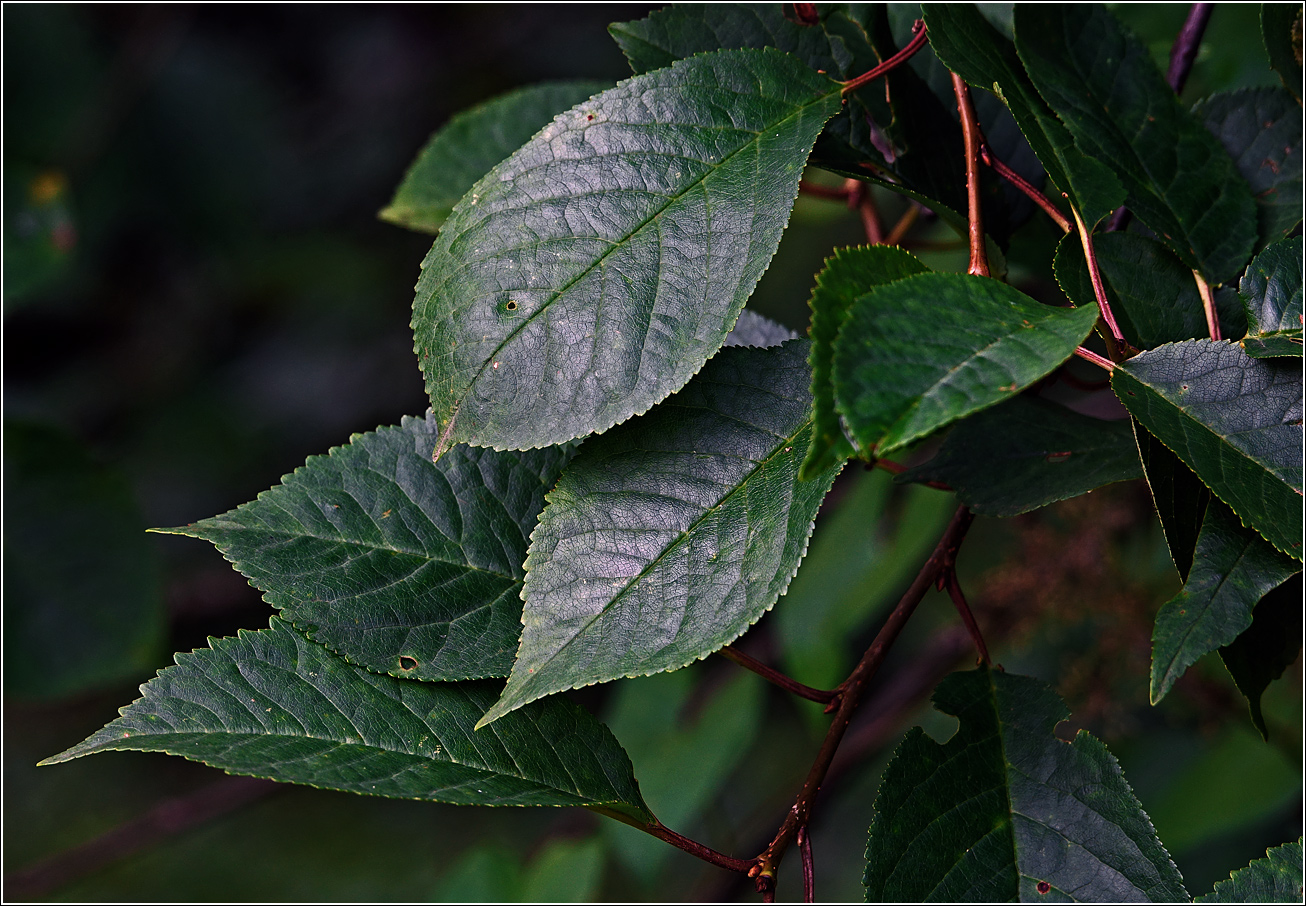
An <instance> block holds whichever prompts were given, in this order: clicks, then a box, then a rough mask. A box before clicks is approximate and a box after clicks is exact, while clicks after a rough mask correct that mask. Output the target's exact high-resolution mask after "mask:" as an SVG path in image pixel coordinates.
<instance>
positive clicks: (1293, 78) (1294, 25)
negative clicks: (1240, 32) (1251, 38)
mask: <svg viewBox="0 0 1306 906" xmlns="http://www.w3.org/2000/svg"><path fill="white" fill-rule="evenodd" d="M1261 38H1262V40H1264V41H1265V51H1266V53H1268V54H1269V55H1270V66H1271V67H1273V69H1274V71H1275V72H1277V73H1278V74H1279V78H1280V79H1281V80H1283V84H1284V85H1286V86H1287V87H1288V88H1289V89H1290V90H1291V91H1292V92H1293V93H1294V94H1296V95H1297V99H1298V100H1300V99H1301V78H1302V66H1301V58H1302V5H1301V4H1300V3H1263V4H1261Z"/></svg>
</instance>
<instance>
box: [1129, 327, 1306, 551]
mask: <svg viewBox="0 0 1306 906" xmlns="http://www.w3.org/2000/svg"><path fill="white" fill-rule="evenodd" d="M1290 362H1291V360H1277V359H1254V358H1251V357H1250V356H1248V355H1247V354H1246V353H1244V352H1243V350H1242V348H1241V347H1240V346H1238V345H1237V344H1235V343H1230V342H1228V341H1219V342H1215V341H1212V340H1188V341H1185V342H1183V343H1171V344H1168V345H1165V346H1159V347H1157V348H1156V349H1150V350H1147V351H1146V352H1142V353H1140V354H1138V355H1136V356H1134V357H1133V358H1131V359H1128V360H1127V361H1125V362H1122V363H1121V364H1120V365H1118V366H1117V367H1116V368H1115V370H1114V371H1113V372H1112V373H1111V386H1112V388H1113V389H1114V390H1115V393H1116V396H1117V397H1119V398H1120V401H1121V402H1122V403H1124V405H1125V408H1126V409H1128V410H1129V412H1130V414H1131V415H1133V416H1134V418H1136V419H1138V421H1139V422H1140V423H1142V425H1143V426H1144V427H1145V428H1146V429H1147V430H1148V431H1149V432H1150V433H1151V434H1153V435H1155V436H1156V438H1157V439H1158V440H1160V441H1161V442H1162V443H1164V444H1165V445H1166V446H1167V447H1168V448H1169V449H1170V450H1171V451H1173V452H1174V454H1175V455H1176V456H1178V457H1179V459H1180V460H1182V461H1183V462H1184V464H1185V465H1187V466H1188V467H1189V468H1190V469H1192V470H1193V471H1194V472H1196V473H1197V475H1198V477H1199V478H1201V480H1202V482H1203V483H1204V484H1205V485H1206V486H1207V487H1208V488H1210V489H1211V492H1212V493H1214V494H1215V496H1217V497H1219V498H1220V499H1221V500H1223V501H1224V502H1225V503H1226V504H1228V505H1229V507H1230V508H1232V509H1233V511H1234V512H1235V513H1237V514H1238V516H1239V518H1240V519H1241V520H1242V522H1243V524H1244V525H1248V526H1250V527H1252V528H1254V529H1256V531H1258V532H1260V533H1261V535H1262V536H1264V537H1265V539H1266V540H1267V541H1269V542H1270V543H1271V544H1273V545H1274V546H1275V547H1276V548H1278V549H1279V550H1281V551H1283V552H1284V553H1286V554H1289V555H1291V556H1292V557H1294V558H1296V559H1298V560H1300V559H1301V557H1302V514H1301V506H1302V427H1301V419H1302V380H1301V372H1300V366H1299V365H1296V366H1292V365H1290Z"/></svg>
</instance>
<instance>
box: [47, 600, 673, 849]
mask: <svg viewBox="0 0 1306 906" xmlns="http://www.w3.org/2000/svg"><path fill="white" fill-rule="evenodd" d="M141 691H142V693H143V695H142V697H141V698H139V699H137V700H136V701H135V702H133V703H132V704H130V705H128V706H127V707H125V708H123V709H122V711H121V712H120V713H121V714H122V716H121V717H119V718H118V719H117V720H115V721H113V722H112V723H110V724H109V725H108V726H106V727H105V728H104V729H102V730H100V731H99V732H97V733H95V734H94V735H93V736H91V737H90V738H89V739H87V740H85V741H83V742H81V743H78V744H77V745H75V746H73V747H72V748H71V749H69V750H67V751H66V752H62V753H60V754H59V755H55V756H53V757H52V758H47V759H46V760H45V761H43V762H42V764H56V763H58V762H61V761H68V760H69V759H72V758H78V757H80V756H82V755H89V754H91V753H92V752H104V751H110V750H118V749H128V750H132V751H137V752H168V753H170V754H172V755H181V756H184V757H186V758H189V759H191V760H192V761H202V762H204V763H205V764H208V765H212V766H213V767H217V768H222V769H223V770H225V771H228V772H230V773H232V774H248V775H251V776H254V777H267V778H270V779H272V780H281V781H286V782H289V783H305V784H308V785H310V786H315V787H319V788H322V789H332V790H344V791H346V792H351V793H364V794H367V795H372V796H388V797H391V798H397V799H423V800H430V801H434V802H449V803H454V804H457V805H583V806H589V807H593V808H597V809H600V810H602V811H605V812H615V813H619V814H620V815H622V816H625V817H626V818H628V819H630V820H634V821H637V822H640V823H646V822H648V821H650V820H652V815H651V813H649V811H648V809H647V807H646V806H645V805H644V802H643V800H642V799H641V798H640V795H639V787H638V786H637V785H636V783H635V778H634V776H633V774H632V773H631V767H630V759H628V758H627V757H626V753H625V752H624V751H622V749H621V746H619V745H618V744H617V741H616V740H615V739H613V737H612V734H611V733H609V732H608V730H607V728H606V727H604V726H603V725H602V724H601V723H599V722H598V721H596V720H595V719H594V718H593V717H591V716H590V715H589V714H588V713H586V712H585V711H583V710H582V709H581V708H579V707H578V706H576V705H574V704H572V703H570V702H568V701H565V700H563V699H555V700H553V701H551V702H542V703H540V704H538V705H535V706H533V707H531V708H529V709H526V710H523V711H521V712H519V713H517V714H514V715H512V716H511V717H509V718H507V719H505V720H504V721H503V722H502V723H501V724H499V725H498V726H497V727H495V728H494V729H493V730H491V731H489V732H488V733H473V732H472V724H473V723H475V721H476V718H477V716H479V715H480V713H481V712H482V711H483V710H484V709H485V708H486V707H488V706H489V705H490V703H491V702H493V701H494V697H495V694H496V692H497V691H498V683H494V682H465V683H418V682H413V681H411V680H403V679H396V678H395V677H392V676H383V675H381V674H377V673H369V672H368V671H366V670H363V669H362V668H360V667H353V666H351V665H349V664H347V663H345V662H344V661H343V660H341V659H340V658H338V657H336V656H335V655H333V654H331V653H330V652H329V651H327V650H326V649H325V648H323V647H322V646H321V645H318V644H316V643H315V642H312V641H309V640H308V639H307V638H305V637H304V636H303V635H301V634H300V633H298V632H296V631H295V630H294V629H292V628H291V627H290V625H289V624H287V623H286V622H284V621H283V620H281V619H279V618H277V617H273V618H272V622H271V626H270V627H269V628H268V629H263V630H260V631H258V632H250V631H248V630H242V631H241V632H240V634H239V635H238V636H236V637H234V638H228V639H215V640H213V641H212V642H211V647H210V648H201V649H198V650H196V651H193V652H191V653H189V654H179V655H177V664H176V666H173V667H169V668H167V669H166V670H162V671H160V672H159V675H158V676H157V677H155V678H154V679H153V680H151V681H150V682H148V683H146V684H145V685H144V686H142V687H141Z"/></svg>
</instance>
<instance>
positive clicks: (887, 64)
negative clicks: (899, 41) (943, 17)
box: [840, 19, 929, 94]
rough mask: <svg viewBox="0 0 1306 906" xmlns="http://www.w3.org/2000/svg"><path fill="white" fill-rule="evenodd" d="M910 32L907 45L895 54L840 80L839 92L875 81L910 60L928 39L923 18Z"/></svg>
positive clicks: (914, 24)
mask: <svg viewBox="0 0 1306 906" xmlns="http://www.w3.org/2000/svg"><path fill="white" fill-rule="evenodd" d="M911 34H912V38H911V40H910V41H908V42H907V46H906V47H904V48H903V49H902V50H900V51H898V52H897V53H896V54H894V55H893V56H891V57H889V59H887V60H885V61H884V62H883V63H881V64H880V65H879V66H876V67H875V68H874V69H871V70H869V71H867V72H864V73H862V74H861V75H859V76H857V77H856V78H852V79H849V80H848V81H846V82H842V83H841V84H842V85H843V89H842V90H841V92H840V93H841V94H848V93H849V92H850V91H856V90H857V89H858V88H861V87H862V86H863V85H865V84H866V83H867V82H873V81H875V80H876V79H878V78H879V77H880V76H882V75H884V74H885V73H887V72H890V71H891V70H893V69H896V68H897V67H898V66H899V65H901V64H902V63H905V62H906V61H907V60H910V59H911V58H912V57H913V56H914V55H915V54H916V51H918V50H920V49H921V48H922V47H924V46H925V42H926V41H928V40H929V34H928V30H927V29H926V28H925V20H924V19H917V20H916V22H915V23H913V25H912V27H911Z"/></svg>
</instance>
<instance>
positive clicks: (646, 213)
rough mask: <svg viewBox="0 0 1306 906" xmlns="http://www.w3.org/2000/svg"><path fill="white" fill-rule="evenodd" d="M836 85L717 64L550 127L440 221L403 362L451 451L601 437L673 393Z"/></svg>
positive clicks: (730, 313)
mask: <svg viewBox="0 0 1306 906" xmlns="http://www.w3.org/2000/svg"><path fill="white" fill-rule="evenodd" d="M839 106H840V100H839V89H838V85H837V84H836V83H835V82H832V81H831V80H830V79H828V78H827V77H825V76H822V75H819V74H818V73H816V72H814V71H813V70H811V69H809V68H807V67H806V66H804V65H802V63H800V62H798V61H797V60H795V59H794V58H792V57H789V56H786V55H785V54H782V53H780V52H778V51H775V50H764V51H757V50H743V51H721V52H718V53H713V54H703V55H700V56H697V57H694V58H692V59H689V60H683V61H681V62H678V63H676V64H675V65H673V66H671V67H669V68H667V69H662V70H657V71H656V72H652V73H648V74H646V75H642V76H636V77H635V78H633V79H630V80H628V81H626V82H623V83H621V84H620V85H618V86H617V87H616V88H613V89H612V90H610V91H606V92H604V93H603V94H600V95H598V96H596V97H594V98H591V99H590V100H589V101H586V102H585V103H583V104H580V105H578V106H576V107H574V108H573V109H572V110H570V111H567V112H566V113H563V114H561V115H560V116H558V117H557V118H555V119H554V120H553V122H552V123H550V124H549V125H548V126H546V127H545V128H544V130H542V131H541V132H540V133H539V134H538V135H536V136H535V138H533V139H532V140H531V141H530V142H529V143H527V144H526V145H525V146H524V147H523V148H522V149H521V150H519V151H518V152H517V153H516V154H514V155H513V156H512V157H511V158H509V159H508V160H506V161H504V162H503V163H502V164H500V165H498V166H496V167H495V168H494V169H493V170H492V171H491V172H490V173H488V174H487V175H486V176H485V178H484V179H482V180H481V181H480V182H478V183H477V184H476V186H475V187H474V188H473V189H472V191H471V192H470V193H469V194H468V196H467V197H466V198H464V199H463V201H462V202H460V203H459V205H458V207H457V208H455V209H454V212H453V214H452V215H450V218H449V220H448V221H447V222H446V223H445V226H444V228H443V229H442V230H441V232H440V236H439V237H438V238H437V239H436V242H435V245H434V246H433V247H432V249H431V252H430V253H429V254H428V255H427V257H426V260H425V261H424V262H423V265H422V276H421V278H420V279H419V281H418V285H417V296H416V300H415V301H414V319H413V328H414V331H415V335H416V350H417V355H418V359H419V361H420V363H421V366H422V370H423V372H424V374H425V375H426V386H427V391H428V393H429V394H430V397H431V403H432V407H433V410H434V412H435V416H436V418H437V420H438V421H439V423H440V425H441V430H442V434H441V437H442V444H441V447H440V448H439V449H440V450H442V449H444V447H445V446H446V445H447V444H448V443H450V442H453V441H468V442H470V443H473V444H476V445H478V446H494V447H498V448H516V449H524V448H529V447H537V446H544V445H548V444H553V443H559V442H561V441H565V440H569V439H571V438H575V437H580V436H584V435H587V434H591V433H593V432H598V431H604V430H606V429H607V428H610V427H611V426H612V425H614V424H616V423H618V422H621V421H624V420H625V419H627V418H629V417H630V416H632V415H635V414H637V413H640V412H643V411H645V410H647V409H648V408H649V407H650V406H652V405H653V404H654V403H656V402H658V401H659V400H661V399H663V398H665V397H666V396H667V395H669V394H670V393H672V392H674V391H675V390H677V389H679V388H680V387H682V386H684V384H685V383H686V382H687V381H688V380H689V378H690V377H691V376H692V375H693V374H694V373H695V372H696V371H698V369H699V368H701V367H702V365H703V362H704V361H706V360H707V358H708V357H709V356H711V355H712V354H713V353H714V352H716V350H717V349H718V348H719V347H720V346H721V343H722V341H723V340H724V339H725V336H726V334H727V333H728V332H729V330H730V328H731V327H732V326H733V325H734V323H735V321H736V319H737V318H738V316H739V312H740V310H741V309H742V308H743V306H744V302H745V301H746V300H747V298H748V296H749V295H750V294H751V293H752V291H753V287H754V286H755V285H756V283H757V280H758V278H759V277H760V276H761V274H762V271H763V270H764V269H765V268H766V265H767V263H768V262H769V261H770V259H771V256H772V254H774V252H775V249H776V246H777V245H778V244H779V241H780V233H781V231H782V230H783V229H784V226H785V224H786V222H787V221H788V218H789V211H790V209H791V208H792V206H793V201H794V198H795V196H796V194H797V190H798V179H799V177H800V176H801V174H802V170H803V166H804V164H805V162H806V160H807V156H808V153H809V152H810V150H811V147H812V143H813V142H814V141H815V140H816V136H817V134H818V133H819V132H820V131H821V127H822V126H823V125H824V123H825V121H826V120H827V119H829V118H830V117H831V116H832V115H833V114H835V113H836V112H838V110H839Z"/></svg>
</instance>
